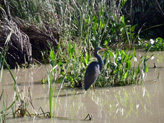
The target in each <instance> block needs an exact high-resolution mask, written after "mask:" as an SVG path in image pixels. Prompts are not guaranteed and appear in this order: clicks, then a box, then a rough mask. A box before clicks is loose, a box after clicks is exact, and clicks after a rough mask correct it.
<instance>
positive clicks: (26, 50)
mask: <svg viewBox="0 0 164 123" xmlns="http://www.w3.org/2000/svg"><path fill="white" fill-rule="evenodd" d="M0 10H1V17H2V19H0V49H1V51H2V50H4V47H5V46H7V49H6V56H5V57H6V61H7V63H8V64H9V65H10V67H15V66H16V65H22V64H26V65H28V64H29V63H31V62H32V61H33V59H36V60H40V59H42V54H41V51H45V50H46V49H49V48H50V46H53V47H55V46H57V44H58V41H59V34H58V32H57V30H56V28H53V27H52V26H51V28H50V26H49V24H47V23H44V24H43V25H42V26H37V25H34V24H30V23H28V22H25V21H24V20H22V19H20V18H18V17H14V18H13V17H12V16H11V15H7V14H6V12H5V10H4V9H2V8H1V9H0Z"/></svg>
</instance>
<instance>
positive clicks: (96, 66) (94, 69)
mask: <svg viewBox="0 0 164 123" xmlns="http://www.w3.org/2000/svg"><path fill="white" fill-rule="evenodd" d="M99 50H102V51H104V50H107V49H104V48H101V47H97V48H96V49H95V51H94V56H95V57H96V58H97V60H98V62H96V61H94V62H91V63H90V64H89V65H88V67H87V70H86V72H85V77H84V89H85V90H86V91H87V90H88V88H89V87H90V86H91V85H92V84H93V83H94V82H95V81H96V80H97V78H98V76H99V74H100V72H101V70H102V68H103V66H104V62H103V60H102V58H101V56H100V55H98V54H97V52H98V51H99Z"/></svg>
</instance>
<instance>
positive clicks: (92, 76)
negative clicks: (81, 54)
mask: <svg viewBox="0 0 164 123" xmlns="http://www.w3.org/2000/svg"><path fill="white" fill-rule="evenodd" d="M99 74H100V66H99V64H98V63H97V62H92V63H90V64H89V66H88V68H87V70H86V73H85V77H84V89H85V90H88V88H89V87H90V86H91V85H92V84H93V83H94V82H95V81H96V79H97V77H98V76H99Z"/></svg>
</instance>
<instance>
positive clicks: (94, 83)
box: [93, 83, 96, 92]
mask: <svg viewBox="0 0 164 123" xmlns="http://www.w3.org/2000/svg"><path fill="white" fill-rule="evenodd" d="M95 87H96V85H95V83H93V91H94V92H95Z"/></svg>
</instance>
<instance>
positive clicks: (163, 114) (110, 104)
mask: <svg viewBox="0 0 164 123" xmlns="http://www.w3.org/2000/svg"><path fill="white" fill-rule="evenodd" d="M142 54H143V53H142V52H139V53H138V55H142ZM151 54H152V53H149V55H151ZM154 54H155V55H154V58H152V60H150V61H149V68H150V69H149V72H148V73H147V75H146V78H145V82H144V83H143V84H141V85H130V86H123V87H110V88H96V90H95V92H94V91H92V90H88V91H87V92H84V90H79V89H62V90H61V93H60V95H59V97H58V98H57V97H56V96H57V92H58V90H57V89H56V91H55V94H54V108H53V109H54V114H55V117H56V118H52V119H49V118H37V117H25V118H15V119H13V118H12V115H9V116H8V117H7V122H63V123H65V122H71V123H72V122H84V121H82V119H84V118H85V116H86V115H87V114H88V113H89V114H91V115H92V117H93V119H92V120H91V121H90V122H93V123H102V122H104V123H162V122H163V121H164V60H163V58H164V52H154ZM153 63H155V64H156V65H157V68H153V66H154V65H153ZM49 68H50V67H49V65H42V66H39V67H33V68H30V69H19V70H13V71H12V72H13V74H14V76H16V80H17V83H18V86H19V89H20V90H21V89H22V90H23V95H24V97H26V96H27V95H28V88H29V87H30V90H31V97H32V104H33V106H34V108H35V109H36V111H37V112H38V113H39V112H41V111H39V110H38V109H39V108H40V107H42V109H43V110H44V111H45V112H48V111H49V102H48V100H49V98H48V97H49V95H48V86H47V85H45V84H40V83H41V81H42V79H43V78H45V79H46V78H47V70H49ZM2 81H3V82H4V89H5V90H4V95H5V102H6V103H7V105H8V106H9V104H10V103H11V102H12V101H13V97H14V91H13V86H12V82H13V80H12V78H11V76H10V74H9V72H8V71H4V78H3V80H2ZM1 90H2V82H1V83H0V93H1ZM17 105H18V104H17ZM0 110H2V100H1V101H0ZM28 111H29V112H30V113H34V110H33V109H32V106H31V105H30V104H29V106H28ZM9 112H11V110H10V111H9Z"/></svg>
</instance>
